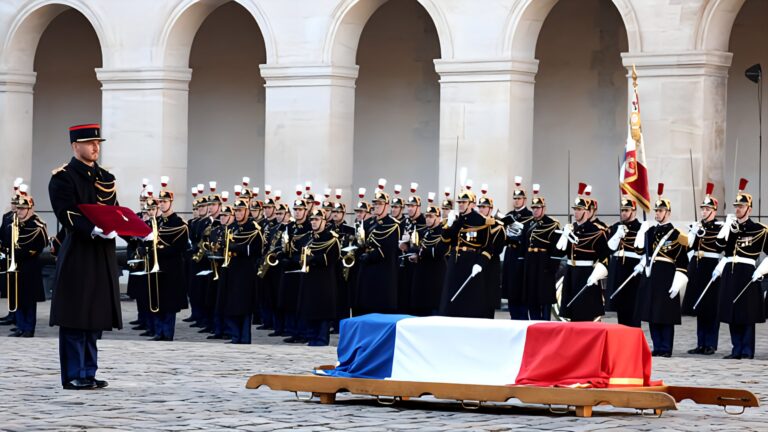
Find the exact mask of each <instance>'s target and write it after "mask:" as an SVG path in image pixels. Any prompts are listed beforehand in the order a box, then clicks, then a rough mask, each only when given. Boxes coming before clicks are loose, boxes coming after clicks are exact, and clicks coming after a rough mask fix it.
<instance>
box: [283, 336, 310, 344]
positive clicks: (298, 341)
mask: <svg viewBox="0 0 768 432" xmlns="http://www.w3.org/2000/svg"><path fill="white" fill-rule="evenodd" d="M283 342H285V343H289V344H294V343H295V344H305V343H307V342H308V341H307V340H306V339H304V338H303V337H301V336H291V337H287V338H285V339H283Z"/></svg>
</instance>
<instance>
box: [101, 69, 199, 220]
mask: <svg viewBox="0 0 768 432" xmlns="http://www.w3.org/2000/svg"><path fill="white" fill-rule="evenodd" d="M96 74H97V77H98V79H99V81H101V83H102V134H103V135H104V137H105V138H106V139H107V142H106V143H104V146H103V147H102V164H103V166H104V167H105V168H107V169H109V170H110V171H111V172H112V173H114V174H115V176H116V177H117V184H118V188H119V189H118V193H119V198H120V202H121V204H122V205H124V206H127V207H131V208H133V207H136V205H137V201H138V195H139V191H140V189H141V179H142V178H143V177H147V178H149V180H150V182H151V183H152V184H153V185H154V187H155V191H159V189H160V176H161V175H167V176H169V177H170V178H171V181H170V184H169V188H170V189H171V190H173V191H174V192H175V194H176V198H175V200H174V208H175V209H176V211H184V212H186V211H189V208H188V203H187V200H188V197H189V195H190V194H189V192H188V188H187V114H188V112H187V111H188V93H189V80H190V78H191V77H192V70H191V69H186V68H180V69H157V68H142V69H106V68H103V69H97V70H96Z"/></svg>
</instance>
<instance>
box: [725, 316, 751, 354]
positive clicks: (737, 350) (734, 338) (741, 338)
mask: <svg viewBox="0 0 768 432" xmlns="http://www.w3.org/2000/svg"><path fill="white" fill-rule="evenodd" d="M728 327H729V329H730V331H731V344H733V349H732V350H731V354H733V355H739V356H742V357H753V356H754V355H755V325H754V324H729V325H728Z"/></svg>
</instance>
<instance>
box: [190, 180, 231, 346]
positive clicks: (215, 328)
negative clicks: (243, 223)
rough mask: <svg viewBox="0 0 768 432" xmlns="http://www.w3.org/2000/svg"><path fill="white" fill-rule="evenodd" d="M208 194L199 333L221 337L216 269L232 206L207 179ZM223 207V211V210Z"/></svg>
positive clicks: (211, 336) (215, 337)
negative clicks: (205, 267)
mask: <svg viewBox="0 0 768 432" xmlns="http://www.w3.org/2000/svg"><path fill="white" fill-rule="evenodd" d="M209 188H210V190H211V194H210V195H209V196H208V217H209V218H210V223H209V225H208V226H207V227H206V228H205V230H204V231H203V235H202V238H203V242H204V246H205V257H206V261H207V263H208V268H207V269H206V271H205V272H204V273H203V274H204V275H205V278H206V280H205V282H206V283H205V284H204V285H203V287H204V291H203V292H204V299H205V302H204V304H205V316H206V319H205V322H206V326H205V327H203V329H201V330H200V331H199V332H198V333H211V335H210V336H207V337H206V339H224V336H223V323H222V322H221V315H219V314H218V313H217V311H216V298H217V295H218V294H217V293H218V285H219V270H221V260H222V256H221V253H222V252H221V250H222V248H223V245H224V230H225V225H227V224H229V223H230V222H231V221H230V220H231V219H232V218H233V216H232V209H231V207H229V206H228V205H227V200H228V199H229V192H228V191H222V193H221V194H217V193H216V182H214V181H212V182H209ZM225 210H226V211H225Z"/></svg>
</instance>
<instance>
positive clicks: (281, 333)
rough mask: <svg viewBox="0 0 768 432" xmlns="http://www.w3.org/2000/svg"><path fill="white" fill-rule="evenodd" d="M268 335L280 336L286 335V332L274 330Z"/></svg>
mask: <svg viewBox="0 0 768 432" xmlns="http://www.w3.org/2000/svg"><path fill="white" fill-rule="evenodd" d="M267 336H269V337H278V336H285V334H284V333H283V332H278V331H275V332H272V333H270V334H268V335H267Z"/></svg>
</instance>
